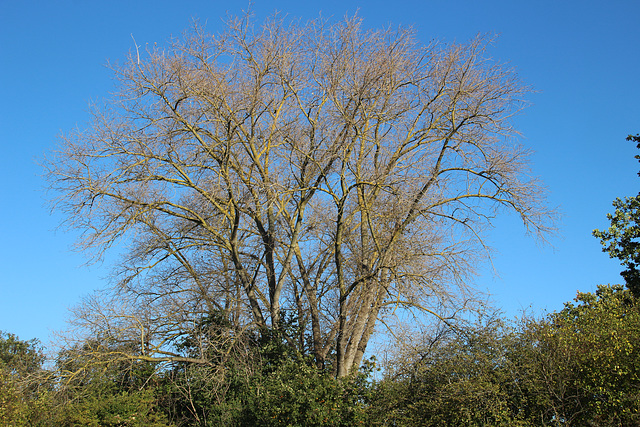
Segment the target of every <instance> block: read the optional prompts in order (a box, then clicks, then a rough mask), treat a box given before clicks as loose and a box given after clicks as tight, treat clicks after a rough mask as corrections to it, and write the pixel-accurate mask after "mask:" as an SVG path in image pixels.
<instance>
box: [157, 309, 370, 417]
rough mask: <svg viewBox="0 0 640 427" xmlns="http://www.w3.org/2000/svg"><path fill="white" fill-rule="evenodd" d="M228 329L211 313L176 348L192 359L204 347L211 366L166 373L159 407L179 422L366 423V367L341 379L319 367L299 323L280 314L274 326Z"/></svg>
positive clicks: (184, 367)
mask: <svg viewBox="0 0 640 427" xmlns="http://www.w3.org/2000/svg"><path fill="white" fill-rule="evenodd" d="M229 328H230V323H228V322H226V321H225V319H224V318H221V317H220V316H218V315H214V316H210V317H209V318H207V319H206V320H205V321H203V322H201V325H200V326H199V328H198V330H197V331H194V334H193V336H190V337H188V338H187V339H185V340H183V341H181V343H180V344H179V347H180V348H181V349H182V350H183V351H185V353H186V354H191V355H194V356H195V355H196V354H198V352H199V351H200V350H202V349H206V351H205V354H206V356H207V358H208V360H209V361H210V363H209V364H201V365H197V364H187V363H181V364H176V365H175V366H174V367H173V368H172V369H171V370H170V371H168V372H166V373H165V374H164V377H163V378H162V380H161V385H160V387H161V388H162V390H163V391H162V392H161V393H160V394H161V395H162V396H163V397H162V399H163V406H164V407H165V408H166V409H167V410H168V412H169V413H170V418H171V420H173V421H174V422H175V423H176V424H177V425H185V426H186V425H202V426H217V425H229V426H237V425H239V426H245V425H246V426H254V425H255V426H272V425H273V426H297V425H300V426H314V425H323V426H324V425H330V426H331V425H333V426H341V425H345V426H346V425H349V426H350V425H359V424H363V423H364V422H365V421H364V420H365V415H366V412H365V409H366V401H367V393H368V390H369V382H368V381H367V377H368V375H369V373H370V370H365V371H363V372H359V373H357V374H355V375H351V376H347V377H344V378H340V379H336V378H334V376H333V375H332V374H331V373H329V372H326V371H324V370H318V369H317V367H316V366H315V364H314V363H313V360H312V357H311V356H310V355H309V354H308V353H307V349H308V347H307V346H306V344H305V342H304V340H301V339H300V338H301V328H300V327H299V325H298V319H297V318H295V317H292V316H288V315H286V314H285V313H282V315H281V316H280V323H279V325H278V326H277V327H276V328H273V329H268V330H267V329H262V330H259V331H253V332H252V331H249V330H247V331H237V330H233V329H229ZM231 338H233V339H231ZM215 343H217V345H214V344H215ZM368 366H369V367H370V366H371V365H370V364H369V365H368Z"/></svg>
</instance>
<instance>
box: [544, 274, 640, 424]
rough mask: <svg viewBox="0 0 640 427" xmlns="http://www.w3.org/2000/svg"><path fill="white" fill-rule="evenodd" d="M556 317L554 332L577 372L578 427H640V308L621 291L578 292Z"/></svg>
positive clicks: (609, 288) (615, 288)
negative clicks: (592, 425) (590, 425)
mask: <svg viewBox="0 0 640 427" xmlns="http://www.w3.org/2000/svg"><path fill="white" fill-rule="evenodd" d="M576 302H577V304H573V303H567V304H565V308H564V309H563V310H562V311H560V312H559V313H557V314H556V315H553V316H552V319H553V326H554V333H555V335H556V336H557V338H558V340H559V341H560V344H561V345H562V346H563V347H565V348H566V349H568V350H569V354H568V356H569V357H570V360H571V363H572V364H573V365H574V366H575V368H576V369H577V370H576V371H575V376H574V378H572V380H573V381H574V382H575V389H576V392H575V397H574V400H575V401H576V402H575V406H576V411H577V409H578V408H579V409H580V411H579V412H577V413H576V415H574V416H573V417H572V418H573V419H574V420H575V422H576V423H577V424H586V423H588V422H591V423H594V422H595V423H596V424H598V425H638V424H640V412H639V411H640V364H639V363H638V360H640V304H639V303H638V300H637V299H636V298H634V297H633V296H632V295H631V294H630V292H629V291H627V290H624V289H623V288H622V287H621V286H599V287H598V290H597V291H596V293H595V294H593V293H579V294H578V296H577V297H576Z"/></svg>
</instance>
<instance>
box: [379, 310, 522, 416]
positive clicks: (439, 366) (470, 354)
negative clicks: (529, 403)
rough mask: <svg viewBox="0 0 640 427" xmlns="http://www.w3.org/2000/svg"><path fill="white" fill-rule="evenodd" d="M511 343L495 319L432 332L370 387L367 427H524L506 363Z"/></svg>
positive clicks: (510, 335) (514, 381)
mask: <svg viewBox="0 0 640 427" xmlns="http://www.w3.org/2000/svg"><path fill="white" fill-rule="evenodd" d="M513 339H514V337H513V330H512V328H511V327H510V326H509V325H508V324H507V323H505V322H504V321H503V320H502V319H500V318H491V319H486V320H484V321H483V322H480V323H478V324H469V325H463V324H459V325H456V326H455V327H449V326H446V327H444V328H442V329H439V330H437V331H436V332H435V333H434V334H433V336H431V337H427V340H426V342H425V343H424V346H423V347H420V348H419V350H418V351H417V352H416V353H414V354H413V356H412V361H411V362H410V363H407V362H408V361H407V360H397V361H396V363H397V364H398V365H397V366H399V368H396V369H393V368H392V369H391V371H390V372H389V376H388V377H387V378H386V379H385V380H383V381H382V382H380V383H379V384H377V385H376V390H375V392H374V397H373V400H372V408H371V412H372V413H371V419H372V424H374V425H390V426H391V425H394V426H451V425H456V426H485V425H492V426H517V425H527V424H526V423H525V422H524V420H523V419H522V418H521V407H520V404H522V399H520V397H521V396H519V395H517V387H516V385H517V381H518V379H517V373H515V372H514V369H513V363H512V361H511V359H510V358H509V351H510V349H511V346H512V342H511V341H512V340H513ZM401 357H403V359H404V357H406V355H403V356H401ZM392 366H393V365H392ZM392 366H391V367H392Z"/></svg>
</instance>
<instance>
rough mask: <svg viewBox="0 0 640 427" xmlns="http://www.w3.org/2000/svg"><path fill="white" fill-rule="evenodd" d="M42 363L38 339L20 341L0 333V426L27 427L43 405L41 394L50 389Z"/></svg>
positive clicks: (41, 352) (6, 333)
mask: <svg viewBox="0 0 640 427" xmlns="http://www.w3.org/2000/svg"><path fill="white" fill-rule="evenodd" d="M44 360H45V357H44V354H43V351H42V348H41V346H40V343H39V341H38V340H37V339H32V340H29V341H23V340H21V339H19V338H18V337H17V336H16V335H14V334H11V333H8V332H2V331H0V422H1V423H2V425H29V424H31V422H30V420H33V419H34V415H37V409H38V407H39V406H41V403H42V402H36V401H37V400H38V398H39V397H40V394H41V393H43V392H45V391H46V390H47V389H49V388H50V386H51V384H50V382H49V381H48V378H47V377H48V375H46V373H45V372H44V370H43V368H42V364H43V362H44Z"/></svg>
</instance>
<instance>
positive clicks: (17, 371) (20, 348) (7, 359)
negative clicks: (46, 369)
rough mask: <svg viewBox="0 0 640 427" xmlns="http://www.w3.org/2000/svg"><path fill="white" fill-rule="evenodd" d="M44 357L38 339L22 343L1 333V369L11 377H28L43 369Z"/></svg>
mask: <svg viewBox="0 0 640 427" xmlns="http://www.w3.org/2000/svg"><path fill="white" fill-rule="evenodd" d="M43 361H44V355H43V353H42V349H41V347H40V342H39V341H38V340H37V339H32V340H30V341H22V340H20V339H19V338H18V337H17V336H15V335H13V334H11V333H8V332H2V331H0V368H2V369H4V370H5V371H6V372H8V373H10V374H11V375H19V376H20V375H27V374H30V373H34V372H35V371H37V370H39V369H40V368H41V365H42V362H43Z"/></svg>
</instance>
